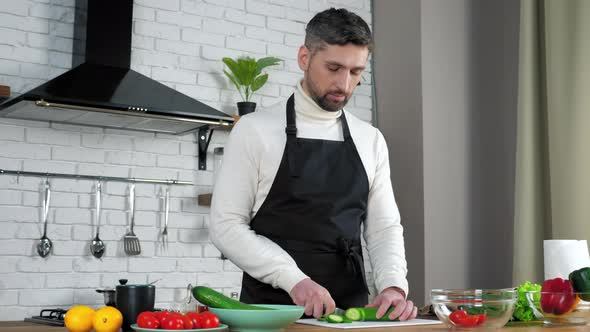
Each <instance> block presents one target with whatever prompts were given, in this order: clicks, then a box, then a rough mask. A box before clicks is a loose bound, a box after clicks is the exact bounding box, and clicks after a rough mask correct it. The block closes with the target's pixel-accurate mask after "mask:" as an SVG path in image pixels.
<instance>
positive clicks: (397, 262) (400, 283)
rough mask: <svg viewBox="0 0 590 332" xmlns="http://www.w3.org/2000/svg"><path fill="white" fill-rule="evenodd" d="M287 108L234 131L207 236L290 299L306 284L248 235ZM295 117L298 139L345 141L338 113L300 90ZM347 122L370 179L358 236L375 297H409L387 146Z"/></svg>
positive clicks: (276, 158) (279, 253) (369, 129)
mask: <svg viewBox="0 0 590 332" xmlns="http://www.w3.org/2000/svg"><path fill="white" fill-rule="evenodd" d="M285 107H286V101H285V102H282V103H279V104H277V105H275V106H274V107H270V108H268V109H264V110H258V111H256V112H254V113H250V114H248V115H246V116H243V117H242V118H241V119H240V120H239V121H238V123H237V124H236V125H235V126H234V128H233V129H232V131H231V133H230V135H229V139H228V141H227V143H226V145H225V151H224V159H223V163H222V166H221V169H220V170H219V173H218V175H217V179H216V183H215V188H214V190H213V198H212V202H211V220H210V225H209V228H210V237H211V240H212V242H213V244H214V245H215V246H216V247H217V248H218V249H219V250H220V251H221V252H222V253H223V254H224V255H225V256H226V257H227V258H229V259H230V260H231V261H232V262H233V263H234V264H236V265H237V266H238V267H240V268H241V269H242V270H244V271H245V272H247V273H248V274H250V275H251V276H252V277H254V278H256V279H258V280H260V281H262V282H264V283H267V284H271V285H272V286H273V287H275V288H279V287H280V288H282V289H283V290H285V291H287V292H288V293H290V292H291V289H292V288H293V286H295V284H297V283H298V282H299V281H301V280H303V279H305V278H307V276H306V275H305V274H304V273H303V272H302V271H301V270H300V269H299V268H298V267H297V264H296V263H295V261H294V260H293V259H292V258H291V256H289V254H287V253H286V252H285V251H284V250H283V249H282V248H281V247H280V246H278V245H277V244H275V243H274V242H272V241H271V240H269V239H268V238H266V237H264V236H261V235H258V234H256V233H255V232H254V231H253V230H252V229H251V228H250V221H251V220H252V219H253V218H254V216H255V215H256V212H257V211H258V209H259V208H260V206H261V205H262V203H263V202H264V200H265V199H266V196H267V194H268V192H269V191H270V188H271V186H272V184H273V181H274V178H275V175H276V173H277V171H278V169H279V165H280V163H281V158H282V156H283V151H284V148H285V143H286V140H287V139H286V135H285V126H286V115H285V114H286V113H285V109H286V108H285ZM295 112H296V124H297V136H298V137H305V138H315V139H324V140H338V141H342V140H343V135H342V127H341V122H340V119H339V117H340V114H341V112H342V111H339V112H328V111H325V110H323V109H321V108H320V107H319V106H318V105H317V104H316V103H315V102H314V101H313V100H312V99H311V98H310V97H309V96H307V95H306V93H305V92H304V91H303V89H302V87H301V84H298V86H297V89H296V90H295ZM344 112H346V110H344ZM346 119H347V121H348V125H349V128H350V133H351V136H352V139H353V141H354V143H355V145H356V148H357V150H358V153H359V155H360V158H361V160H362V163H363V165H364V168H365V171H366V173H367V177H368V179H369V197H368V205H367V217H366V220H365V222H364V233H363V236H364V240H365V242H366V248H367V251H368V253H369V258H370V262H371V267H372V271H373V279H374V281H375V288H376V289H377V291H378V292H381V291H382V290H383V289H385V288H387V287H392V286H396V287H399V288H401V289H403V290H404V291H405V292H406V294H408V282H407V280H406V274H407V268H406V259H405V250H404V238H403V228H402V226H401V224H400V215H399V211H398V208H397V205H396V202H395V199H394V195H393V189H392V186H391V180H390V177H389V155H388V150H387V146H386V144H385V139H384V138H383V135H382V134H381V133H380V132H379V130H378V129H376V128H375V127H373V126H371V125H370V124H368V123H366V122H364V121H362V120H360V119H358V118H357V117H355V116H354V115H352V114H351V113H350V112H346ZM365 258H366V257H365Z"/></svg>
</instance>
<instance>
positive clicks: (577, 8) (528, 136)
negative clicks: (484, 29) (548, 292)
mask: <svg viewBox="0 0 590 332" xmlns="http://www.w3.org/2000/svg"><path fill="white" fill-rule="evenodd" d="M589 17H590V1H588V0H566V1H564V0H544V1H543V0H522V1H521V26H520V50H519V51H520V59H519V92H518V94H519V98H518V99H519V100H518V124H517V149H516V150H517V152H516V153H517V155H516V179H515V181H516V182H515V220H514V268H513V271H514V272H513V279H514V282H515V284H519V283H521V282H523V281H524V280H531V281H536V282H541V281H542V280H543V240H544V239H580V240H583V239H586V240H588V241H589V242H590V19H588V18H589Z"/></svg>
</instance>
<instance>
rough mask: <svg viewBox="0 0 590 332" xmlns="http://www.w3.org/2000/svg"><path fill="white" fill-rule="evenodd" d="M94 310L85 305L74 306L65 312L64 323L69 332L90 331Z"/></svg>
mask: <svg viewBox="0 0 590 332" xmlns="http://www.w3.org/2000/svg"><path fill="white" fill-rule="evenodd" d="M93 318H94V309H92V308H90V307H89V306H85V305H76V306H73V307H71V308H70V310H68V312H66V316H65V317H64V323H65V324H66V327H67V328H68V331H70V332H88V331H90V330H92V319H93Z"/></svg>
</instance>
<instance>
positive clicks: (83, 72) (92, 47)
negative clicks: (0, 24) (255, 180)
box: [0, 0, 233, 134]
mask: <svg viewBox="0 0 590 332" xmlns="http://www.w3.org/2000/svg"><path fill="white" fill-rule="evenodd" d="M132 19H133V1H132V0H78V1H77V2H76V25H75V36H74V47H73V49H74V55H73V59H74V60H73V62H74V65H77V64H78V65H77V66H75V68H73V69H71V70H69V71H67V72H65V73H64V74H62V75H60V76H58V77H56V78H54V79H52V80H50V81H48V82H47V83H45V84H43V85H41V86H39V87H37V88H35V89H32V90H31V91H28V92H26V93H24V94H22V95H20V96H17V97H14V98H12V99H8V100H7V101H6V102H4V103H3V104H0V117H6V118H17V119H27V120H40V121H52V122H58V123H67V124H75V125H87V126H95V127H96V126H97V127H103V128H117V129H127V130H138V131H148V132H160V133H168V134H185V133H188V132H191V131H194V130H196V129H198V128H200V127H202V126H209V127H214V128H218V127H231V126H232V125H233V118H232V117H231V116H229V115H227V114H225V113H222V112H220V111H217V110H216V109H214V108H212V107H210V106H208V105H206V104H204V103H202V102H200V101H197V100H195V99H193V98H191V97H188V96H186V95H184V94H182V93H180V92H178V91H176V90H174V89H172V88H169V87H168V86H166V85H164V84H161V83H159V82H157V81H155V80H153V79H151V78H149V77H147V76H145V75H142V74H140V73H138V72H136V71H134V70H132V69H130V62H131V34H132V33H131V32H132Z"/></svg>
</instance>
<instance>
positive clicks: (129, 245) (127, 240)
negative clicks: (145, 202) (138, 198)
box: [123, 183, 141, 256]
mask: <svg viewBox="0 0 590 332" xmlns="http://www.w3.org/2000/svg"><path fill="white" fill-rule="evenodd" d="M129 208H130V209H131V228H129V232H127V234H125V236H124V237H123V244H124V247H125V253H126V254H127V255H130V256H131V255H139V254H140V253H141V245H140V244H139V238H137V236H136V235H135V233H133V226H134V225H135V183H133V184H132V185H131V188H130V189H129Z"/></svg>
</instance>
